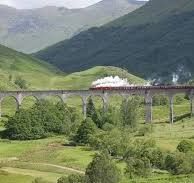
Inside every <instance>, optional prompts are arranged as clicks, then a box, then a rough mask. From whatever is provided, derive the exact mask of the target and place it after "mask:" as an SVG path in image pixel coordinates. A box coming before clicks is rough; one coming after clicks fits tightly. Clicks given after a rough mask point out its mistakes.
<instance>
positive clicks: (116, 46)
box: [36, 0, 194, 82]
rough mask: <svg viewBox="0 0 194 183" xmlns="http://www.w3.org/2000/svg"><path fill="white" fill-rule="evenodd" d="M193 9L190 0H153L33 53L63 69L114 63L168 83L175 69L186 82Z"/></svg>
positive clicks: (189, 74) (190, 68) (190, 67)
mask: <svg viewBox="0 0 194 183" xmlns="http://www.w3.org/2000/svg"><path fill="white" fill-rule="evenodd" d="M193 10H194V2H193V0H171V1H168V0H151V1H149V2H148V3H147V4H146V5H144V6H143V7H141V8H140V9H138V10H136V11H134V12H133V13H130V14H128V15H126V16H124V17H121V18H119V19H118V20H116V21H113V22H111V23H110V24H107V25H105V26H103V27H100V28H93V29H90V30H88V31H85V32H82V33H80V34H79V35H77V36H75V37H73V38H72V39H70V40H66V41H63V42H60V43H58V44H56V45H54V46H51V47H49V48H47V49H45V50H42V51H40V52H38V53H37V54H36V56H37V57H38V58H41V59H43V60H45V61H47V62H49V63H51V64H53V65H55V66H57V67H58V68H59V69H61V70H63V71H65V72H74V71H77V70H79V69H80V68H81V69H87V68H90V67H93V66H96V65H114V66H119V67H125V68H127V69H128V71H129V72H130V73H133V74H135V75H138V76H141V77H144V78H155V79H157V78H158V79H160V78H162V80H164V81H166V80H167V81H169V80H170V81H172V77H173V73H175V74H177V75H178V76H179V78H180V81H181V82H184V81H187V80H189V79H190V78H191V77H192V76H193V73H194V69H193V68H194V61H193V60H194V55H193V49H194V43H193V41H192V40H193V39H194V32H193V31H192V30H193V29H194V25H193V23H192V22H193V21H194V13H193Z"/></svg>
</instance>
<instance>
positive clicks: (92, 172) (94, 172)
mask: <svg viewBox="0 0 194 183" xmlns="http://www.w3.org/2000/svg"><path fill="white" fill-rule="evenodd" d="M119 181H120V171H119V169H118V168H117V166H116V164H115V163H114V162H113V160H111V158H110V156H108V155H107V154H97V155H96V156H95V157H94V159H93V161H92V162H91V163H90V164H89V165H88V167H87V169H86V182H87V183H118V182H119Z"/></svg>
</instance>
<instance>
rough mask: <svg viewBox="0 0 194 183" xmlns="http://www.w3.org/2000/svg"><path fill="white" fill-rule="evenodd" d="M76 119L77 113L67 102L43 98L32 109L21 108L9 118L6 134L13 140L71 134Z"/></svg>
mask: <svg viewBox="0 0 194 183" xmlns="http://www.w3.org/2000/svg"><path fill="white" fill-rule="evenodd" d="M75 121H76V117H75V113H74V112H72V111H71V110H70V108H68V107H67V106H66V105H65V104H57V105H54V104H52V103H50V102H48V101H44V100H41V101H38V102H37V103H36V104H35V105H34V106H33V107H32V108H31V109H27V110H24V109H20V110H19V111H18V112H16V114H15V115H14V116H13V117H11V118H9V120H8V122H7V123H6V125H5V127H6V130H5V132H4V136H5V137H8V138H10V139H13V140H16V139H18V140H32V139H40V138H44V137H47V136H48V135H50V134H51V133H56V134H66V135H69V134H70V131H71V127H72V125H73V124H74V123H75Z"/></svg>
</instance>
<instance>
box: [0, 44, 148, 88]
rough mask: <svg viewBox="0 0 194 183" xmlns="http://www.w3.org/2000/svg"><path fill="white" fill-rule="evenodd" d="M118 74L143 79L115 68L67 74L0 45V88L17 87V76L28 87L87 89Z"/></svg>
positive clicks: (132, 79) (100, 68) (137, 79)
mask: <svg viewBox="0 0 194 183" xmlns="http://www.w3.org/2000/svg"><path fill="white" fill-rule="evenodd" d="M109 75H119V76H121V77H125V78H128V80H129V81H130V82H133V83H139V82H144V80H143V79H140V78H138V77H135V76H133V75H131V74H129V73H128V72H126V71H124V70H122V69H119V68H116V67H100V66H99V67H94V68H92V69H89V70H86V71H82V72H77V73H72V74H65V73H62V72H60V71H59V70H57V69H56V68H54V67H53V66H51V65H49V64H47V63H45V62H43V61H40V60H37V59H35V58H33V57H30V56H28V55H25V54H22V53H19V52H16V51H14V50H12V49H9V48H6V47H4V46H2V45H0V90H16V89H19V87H18V86H17V85H16V84H15V80H16V78H18V77H21V78H22V79H24V80H25V81H26V83H27V88H28V89H44V90H45V89H88V88H89V86H90V85H91V83H92V81H94V80H96V79H99V78H101V77H104V76H109Z"/></svg>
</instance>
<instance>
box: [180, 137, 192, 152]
mask: <svg viewBox="0 0 194 183" xmlns="http://www.w3.org/2000/svg"><path fill="white" fill-rule="evenodd" d="M177 149H178V150H179V152H184V153H187V152H189V151H192V149H193V144H192V142H190V141H188V140H182V141H181V142H180V143H179V144H178V146H177Z"/></svg>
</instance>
